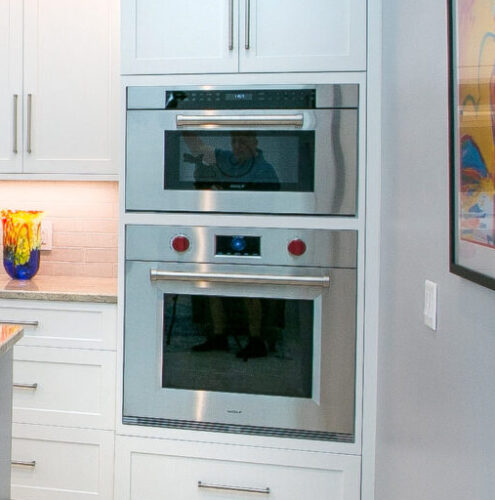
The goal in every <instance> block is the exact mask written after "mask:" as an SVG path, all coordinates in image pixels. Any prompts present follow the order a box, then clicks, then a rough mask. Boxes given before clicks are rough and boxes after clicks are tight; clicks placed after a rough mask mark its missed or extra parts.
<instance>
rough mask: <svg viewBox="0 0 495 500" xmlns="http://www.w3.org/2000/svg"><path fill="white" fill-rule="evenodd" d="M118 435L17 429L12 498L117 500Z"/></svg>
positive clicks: (13, 442)
mask: <svg viewBox="0 0 495 500" xmlns="http://www.w3.org/2000/svg"><path fill="white" fill-rule="evenodd" d="M113 445H114V435H113V433H112V432H109V431H94V430H87V429H63V428H56V427H44V426H36V425H20V424H14V426H13V440H12V460H13V461H22V462H28V463H29V462H35V463H36V465H35V466H34V467H29V466H18V465H17V466H16V465H13V466H12V499H15V500H87V499H92V500H96V499H98V500H111V499H112V489H113Z"/></svg>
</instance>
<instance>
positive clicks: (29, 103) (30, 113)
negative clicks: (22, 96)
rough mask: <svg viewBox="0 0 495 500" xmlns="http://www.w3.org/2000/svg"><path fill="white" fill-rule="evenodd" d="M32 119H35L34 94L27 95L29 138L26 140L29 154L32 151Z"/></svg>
mask: <svg viewBox="0 0 495 500" xmlns="http://www.w3.org/2000/svg"><path fill="white" fill-rule="evenodd" d="M32 120H33V94H28V95H27V140H26V150H27V152H28V153H29V154H31V153H32V149H31V132H32V125H33V124H32Z"/></svg>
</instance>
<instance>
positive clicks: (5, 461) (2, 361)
mask: <svg viewBox="0 0 495 500" xmlns="http://www.w3.org/2000/svg"><path fill="white" fill-rule="evenodd" d="M22 335H23V328H22V327H21V326H18V325H0V500H9V499H10V468H11V464H10V457H11V440H12V347H13V346H14V344H15V343H16V342H17V341H18V340H20V339H21V337H22Z"/></svg>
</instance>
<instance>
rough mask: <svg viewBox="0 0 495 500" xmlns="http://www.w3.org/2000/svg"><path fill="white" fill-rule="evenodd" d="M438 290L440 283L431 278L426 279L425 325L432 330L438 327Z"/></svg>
mask: <svg viewBox="0 0 495 500" xmlns="http://www.w3.org/2000/svg"><path fill="white" fill-rule="evenodd" d="M437 291H438V285H437V284H436V283H435V282H433V281H430V280H425V308H424V321H425V325H426V326H428V327H429V328H431V329H432V330H436V329H437Z"/></svg>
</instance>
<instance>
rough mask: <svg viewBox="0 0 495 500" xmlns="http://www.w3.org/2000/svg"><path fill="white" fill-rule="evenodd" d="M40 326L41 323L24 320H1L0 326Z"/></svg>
mask: <svg viewBox="0 0 495 500" xmlns="http://www.w3.org/2000/svg"><path fill="white" fill-rule="evenodd" d="M39 324H40V322H39V321H28V320H22V319H0V325H21V326H39Z"/></svg>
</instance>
